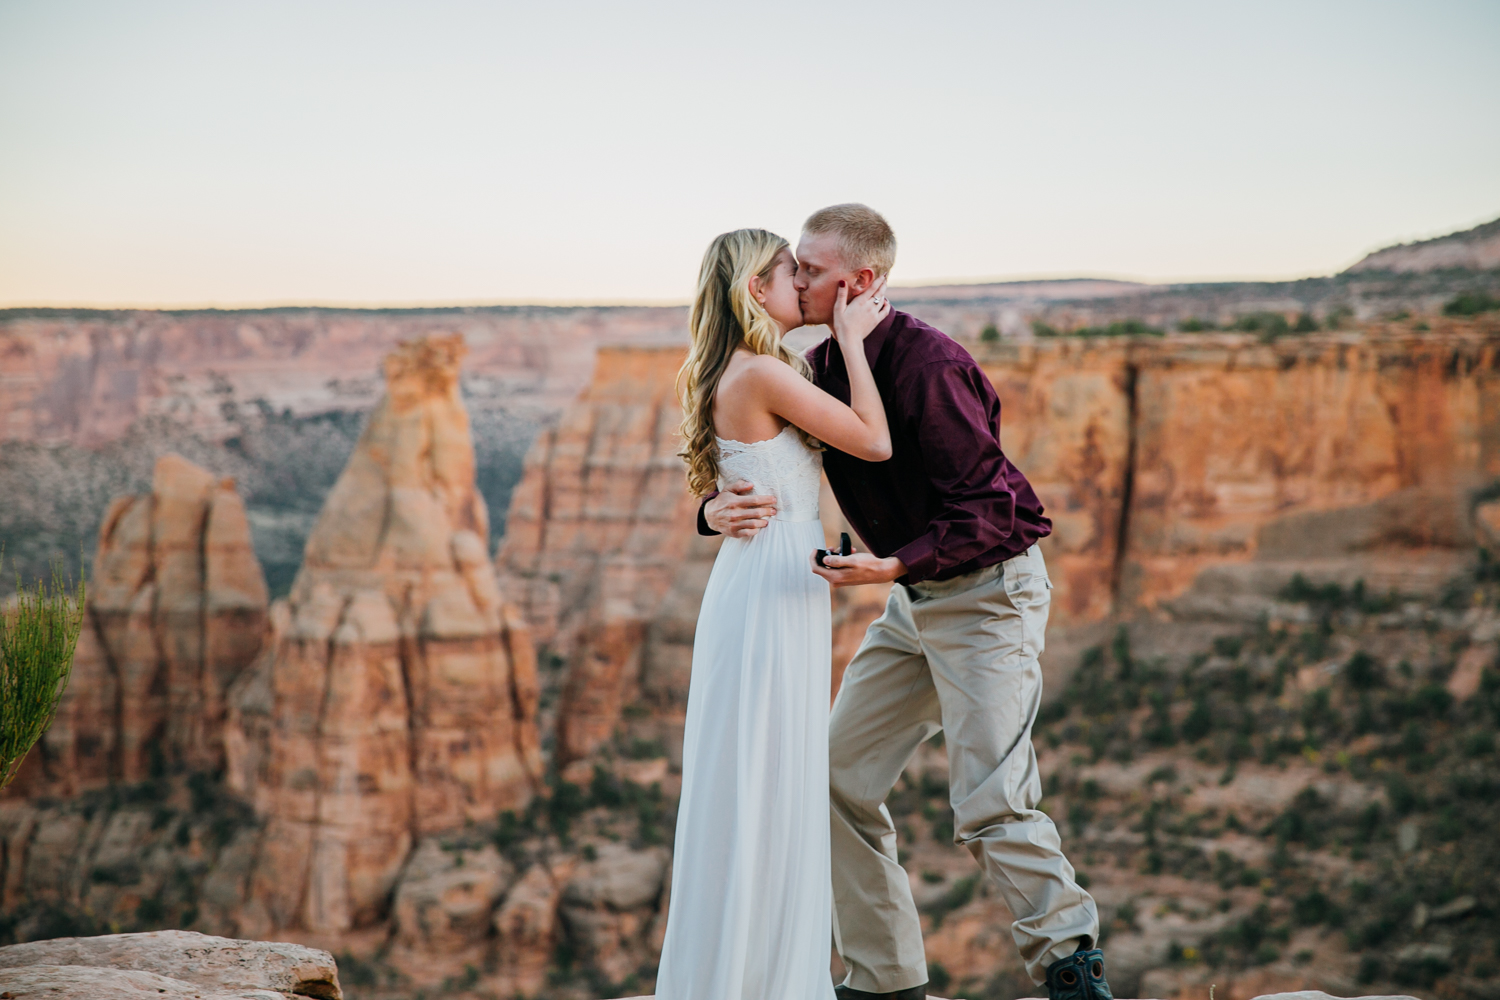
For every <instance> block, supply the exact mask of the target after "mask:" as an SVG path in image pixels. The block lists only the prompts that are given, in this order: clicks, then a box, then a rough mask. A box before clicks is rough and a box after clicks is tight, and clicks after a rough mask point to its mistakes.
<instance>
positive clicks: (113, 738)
mask: <svg viewBox="0 0 1500 1000" xmlns="http://www.w3.org/2000/svg"><path fill="white" fill-rule="evenodd" d="M266 613H267V595H266V583H265V578H264V576H263V575H262V574H261V569H260V564H259V563H257V562H256V560H255V555H254V551H253V549H252V547H251V540H250V526H249V523H248V522H247V521H246V519H245V508H244V504H243V503H242V502H241V500H240V497H239V495H238V494H237V493H236V492H235V490H234V483H233V481H232V480H221V479H219V478H218V477H216V476H214V475H213V474H211V473H209V472H208V471H207V470H205V469H201V468H199V467H198V466H196V465H193V464H192V463H191V462H188V461H187V460H185V459H183V458H181V457H179V456H177V455H166V456H163V457H162V458H161V459H160V460H159V461H158V462H157V463H156V471H155V475H154V477H153V480H152V486H151V492H150V493H149V494H147V495H145V496H126V497H120V498H118V499H116V500H115V501H114V503H113V504H111V505H110V509H109V513H108V514H107V515H106V516H105V519H104V524H103V527H102V528H101V529H100V532H99V548H98V552H97V554H96V555H95V557H94V573H93V579H92V581H91V582H90V586H89V594H88V615H87V621H86V624H85V627H84V630H83V633H82V635H81V636H80V638H79V644H78V651H77V656H76V658H75V661H74V668H73V678H72V681H71V683H70V684H69V686H68V691H67V693H66V695H65V697H64V700H63V702H62V704H61V705H60V706H59V709H58V714H57V719H56V721H55V722H54V724H53V726H52V728H51V730H49V731H48V733H47V734H46V736H45V737H44V738H43V739H42V741H41V742H40V743H39V744H38V746H37V748H36V750H35V751H34V752H33V754H32V755H31V757H30V758H29V759H28V761H27V763H26V765H25V769H24V770H23V772H22V775H21V777H20V779H19V781H18V786H17V791H18V792H21V793H22V794H26V793H31V794H41V793H46V794H52V795H71V794H76V793H77V792H79V791H82V790H85V789H88V788H96V787H100V786H102V785H104V784H107V783H109V782H111V781H119V782H136V781H141V780H143V779H145V778H146V777H148V776H151V775H153V774H160V773H162V772H163V770H164V769H168V768H170V769H178V770H182V769H186V770H215V769H218V768H222V767H223V766H224V759H225V758H224V724H225V718H226V711H227V709H226V702H225V697H226V694H227V692H228V689H229V686H230V685H231V684H232V683H233V682H234V680H235V679H236V678H237V677H239V675H240V674H241V673H242V672H243V671H244V670H245V668H246V667H247V666H248V665H249V664H250V663H251V662H252V661H253V660H254V659H255V656H256V654H257V653H258V652H259V650H260V647H261V643H262V641H263V639H264V636H265V631H266Z"/></svg>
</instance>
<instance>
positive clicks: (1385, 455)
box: [1043, 320, 1500, 609]
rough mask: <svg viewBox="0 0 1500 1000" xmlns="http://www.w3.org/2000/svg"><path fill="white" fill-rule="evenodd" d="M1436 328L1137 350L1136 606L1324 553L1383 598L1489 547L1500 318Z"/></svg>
mask: <svg viewBox="0 0 1500 1000" xmlns="http://www.w3.org/2000/svg"><path fill="white" fill-rule="evenodd" d="M1434 325H1435V326H1437V327H1438V329H1436V330H1434V331H1433V332H1431V333H1418V332H1413V331H1411V330H1410V329H1408V328H1401V327H1394V328H1376V329H1373V330H1370V331H1368V332H1365V333H1363V334H1335V335H1322V336H1312V337H1307V338H1288V339H1284V340H1280V341H1277V342H1275V343H1273V344H1262V343H1260V342H1258V341H1257V340H1255V339H1253V338H1250V337H1245V336H1228V335H1219V336H1208V337H1197V338H1187V337H1173V338H1168V340H1167V342H1166V343H1165V344H1162V345H1160V346H1159V347H1157V346H1153V347H1149V348H1148V347H1142V346H1137V347H1136V348H1134V349H1133V350H1132V352H1131V363H1132V365H1133V366H1134V367H1135V369H1136V371H1137V372H1138V374H1137V375H1136V386H1135V399H1136V404H1135V405H1136V410H1137V415H1136V422H1135V451H1134V456H1133V459H1132V468H1133V477H1134V479H1133V491H1132V496H1131V502H1130V507H1129V511H1128V515H1127V516H1128V518H1129V523H1128V530H1127V536H1128V543H1127V546H1126V550H1125V553H1124V555H1123V566H1122V573H1121V577H1120V584H1119V586H1120V590H1119V593H1118V595H1117V600H1118V602H1119V606H1120V607H1121V608H1122V609H1128V608H1131V607H1137V606H1147V607H1150V606H1154V605H1159V604H1161V603H1163V602H1164V601H1167V600H1170V599H1172V598H1175V597H1178V596H1179V595H1183V594H1185V593H1187V592H1188V591H1189V590H1190V589H1191V588H1194V586H1195V583H1197V582H1198V581H1200V577H1201V576H1202V574H1203V573H1204V571H1205V570H1209V569H1211V568H1217V567H1225V565H1226V564H1236V563H1245V562H1248V561H1250V560H1252V559H1255V560H1257V561H1260V562H1266V561H1273V560H1274V561H1281V562H1299V561H1301V562H1316V561H1321V562H1323V563H1324V564H1325V566H1324V569H1325V570H1326V571H1327V572H1330V573H1335V574H1337V573H1339V572H1347V573H1354V574H1358V575H1361V576H1364V577H1366V578H1367V582H1368V583H1369V584H1370V585H1372V586H1376V587H1378V588H1379V589H1380V590H1382V591H1384V590H1385V589H1386V588H1387V587H1388V586H1397V587H1398V588H1399V589H1410V588H1411V587H1412V586H1426V585H1431V584H1432V583H1434V582H1435V581H1436V580H1437V579H1438V578H1441V577H1444V576H1446V575H1447V574H1448V573H1449V572H1450V571H1451V568H1452V567H1451V566H1450V565H1449V563H1450V562H1451V560H1450V559H1445V558H1444V557H1443V553H1450V554H1452V555H1453V557H1455V558H1456V557H1458V555H1459V554H1460V553H1462V552H1464V551H1466V550H1467V549H1468V548H1469V547H1470V546H1471V545H1472V544H1473V541H1474V525H1473V523H1472V522H1471V516H1470V509H1469V508H1470V496H1471V495H1472V494H1473V493H1474V492H1475V491H1476V490H1477V489H1479V488H1480V487H1482V486H1484V485H1485V484H1487V483H1490V482H1493V481H1495V480H1496V479H1497V478H1500V323H1496V322H1495V321H1494V320H1485V321H1481V322H1479V323H1459V322H1448V323H1435V324H1434ZM1043 496H1044V499H1045V497H1046V494H1043ZM1381 551H1386V552H1393V553H1399V557H1398V558H1396V559H1394V560H1384V561H1382V560H1380V559H1377V558H1373V554H1375V553H1379V552H1381ZM1424 554H1427V555H1430V556H1431V557H1432V559H1433V560H1435V561H1433V562H1432V568H1431V570H1430V572H1422V571H1420V567H1419V565H1418V564H1419V563H1420V562H1422V560H1423V559H1424V558H1426V556H1424ZM1341 565H1342V567H1343V569H1341V568H1340V566H1341ZM1218 575H1219V576H1221V577H1222V576H1224V575H1225V573H1224V571H1222V570H1221V571H1219V572H1218ZM1345 582H1346V583H1348V582H1352V580H1347V581H1345Z"/></svg>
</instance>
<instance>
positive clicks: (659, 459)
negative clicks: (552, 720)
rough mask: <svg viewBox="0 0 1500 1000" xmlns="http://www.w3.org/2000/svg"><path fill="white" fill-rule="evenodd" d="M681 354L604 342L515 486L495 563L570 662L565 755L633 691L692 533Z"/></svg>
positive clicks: (532, 619)
mask: <svg viewBox="0 0 1500 1000" xmlns="http://www.w3.org/2000/svg"><path fill="white" fill-rule="evenodd" d="M682 356H683V352H682V351H681V350H680V349H673V348H663V349H656V350H645V349H634V348H605V349H602V350H601V351H600V354H599V365H598V369H597V375H596V377H595V379H594V382H593V384H591V385H590V386H589V388H588V390H587V391H586V392H585V393H584V394H583V396H582V397H581V398H580V399H579V400H578V402H576V403H575V404H573V405H572V406H570V407H569V408H568V409H567V410H566V411H564V413H563V416H562V419H561V420H560V421H559V423H558V426H557V427H556V428H555V429H553V430H551V431H548V432H544V433H543V434H542V435H541V436H540V437H539V438H538V439H537V442H536V443H535V444H534V445H533V446H532V450H531V452H530V453H529V454H528V455H527V459H526V469H525V472H524V473H523V474H522V478H521V482H520V484H519V485H518V486H517V487H516V491H515V493H514V494H513V496H512V498H511V507H510V513H509V516H508V520H507V530H506V535H505V541H504V543H503V544H502V545H501V548H500V552H499V554H498V555H497V557H496V559H497V565H498V570H499V576H500V580H501V585H502V587H503V588H504V589H505V591H506V593H507V594H509V595H513V597H514V599H515V601H516V603H517V605H518V606H519V607H520V608H521V609H522V612H523V613H524V614H525V615H526V618H527V621H528V622H529V623H530V624H531V627H532V632H533V635H534V636H535V637H536V639H537V641H538V642H539V643H545V644H546V645H547V646H548V647H549V648H550V649H551V651H552V653H553V654H554V655H555V656H558V657H560V658H561V659H562V660H563V661H565V662H566V664H567V680H566V685H565V687H564V690H563V694H562V703H561V706H560V708H559V710H558V715H557V757H558V761H559V763H561V764H563V765H566V764H568V763H569V762H571V761H574V760H577V759H580V758H582V757H585V756H587V755H588V754H589V753H591V752H592V751H593V750H595V749H596V748H598V747H599V746H600V744H602V743H603V742H604V741H605V740H607V739H608V738H609V737H610V736H611V735H612V734H613V732H614V729H615V726H616V724H617V723H618V722H619V719H620V713H621V710H622V708H623V707H624V705H625V704H627V703H628V702H630V701H633V700H634V698H635V696H636V693H637V692H636V690H635V687H636V682H637V680H638V677H639V669H640V648H641V643H642V641H643V640H644V638H645V634H646V630H647V626H648V624H649V623H650V622H651V620H652V618H653V616H654V615H655V614H656V611H657V608H658V606H659V605H660V603H661V601H662V598H663V597H664V596H665V595H666V593H667V591H668V589H669V588H670V587H671V585H672V583H673V580H674V579H675V578H676V577H677V576H678V574H679V572H680V564H681V562H682V559H683V555H684V553H685V552H686V551H687V547H688V544H689V541H690V539H691V538H692V528H691V525H692V521H693V516H694V511H695V510H696V503H695V502H694V501H693V499H692V497H691V496H689V495H688V493H687V491H686V489H685V488H684V479H683V474H682V461H681V459H679V458H677V457H676V455H677V452H678V450H679V449H680V447H681V445H680V443H679V440H678V437H677V433H676V432H677V425H678V423H679V422H680V421H681V419H682V415H681V411H680V410H679V409H678V406H677V401H676V396H675V394H674V390H673V384H674V380H675V378H676V375H677V369H678V368H679V367H680V366H681V364H682Z"/></svg>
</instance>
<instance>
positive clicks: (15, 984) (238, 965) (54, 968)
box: [0, 931, 344, 1000]
mask: <svg viewBox="0 0 1500 1000" xmlns="http://www.w3.org/2000/svg"><path fill="white" fill-rule="evenodd" d="M205 987H206V988H208V989H211V990H214V991H215V992H212V993H207V992H205V991H204V990H205ZM0 990H4V991H5V992H7V993H9V994H10V995H11V996H12V997H14V998H17V1000H19V998H20V997H25V996H29V995H32V994H33V993H34V994H35V995H37V996H42V995H46V996H47V997H48V998H49V1000H65V998H67V997H73V996H76V997H103V996H109V997H134V996H143V997H144V996H150V997H161V996H168V997H177V996H181V997H202V998H204V1000H209V998H220V997H255V998H257V1000H269V998H274V997H280V996H283V995H286V996H302V997H316V998H317V1000H342V998H343V995H344V994H343V990H342V989H341V988H340V987H339V973H338V966H337V965H336V964H335V963H334V960H333V956H332V955H330V954H329V953H328V952H326V951H321V950H319V949H317V948H307V947H304V946H303V945H300V944H287V943H285V942H280V941H237V940H234V939H232V938H221V937H210V936H209V935H207V934H197V933H194V932H193V931H154V932H151V933H147V934H106V935H103V936H101V937H83V938H56V939H54V940H51V941H33V942H30V943H29V944H14V945H9V946H8V947H4V948H0Z"/></svg>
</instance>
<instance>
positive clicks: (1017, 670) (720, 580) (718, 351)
mask: <svg viewBox="0 0 1500 1000" xmlns="http://www.w3.org/2000/svg"><path fill="white" fill-rule="evenodd" d="M895 257H896V237H895V234H894V233H893V232H892V231H891V227H890V226H889V225H888V224H887V223H886V221H885V219H884V218H882V217H881V216H880V214H879V213H877V212H875V211H874V210H872V209H870V208H868V207H866V206H864V205H856V204H848V205H835V206H833V207H831V208H825V209H822V210H821V211H818V212H814V213H813V214H812V216H811V217H809V218H808V220H807V222H806V224H805V225H804V226H803V229H802V236H801V240H800V242H799V243H798V244H797V249H796V253H795V254H793V252H792V249H791V246H790V245H789V244H788V243H787V241H786V240H784V239H782V238H781V237H780V236H776V235H774V234H772V233H769V232H766V231H765V230H761V229H741V230H737V231H735V232H732V233H725V234H723V235H722V236H719V237H718V238H717V239H715V240H714V241H713V243H712V244H711V245H710V246H709V248H708V252H707V253H706V254H704V257H703V266H702V269H701V270H700V272H699V276H698V290H697V294H696V296H695V298H694V300H693V307H692V312H691V315H690V319H689V325H690V327H691V332H692V346H691V348H690V349H689V352H688V358H687V362H686V363H685V364H684V365H683V368H682V372H681V374H680V375H679V379H678V388H679V391H680V393H681V395H682V403H683V409H684V411H685V417H684V419H683V423H682V438H683V441H684V443H685V448H684V451H683V453H682V455H683V458H684V459H685V460H686V462H687V466H688V485H689V487H690V488H691V489H692V490H693V491H694V492H695V494H697V495H698V496H702V497H705V498H706V499H705V500H704V502H703V505H702V507H701V508H700V512H699V525H698V530H699V532H700V533H702V534H721V533H722V534H724V535H727V536H728V537H727V538H726V539H725V541H724V544H723V546H722V547H721V548H720V550H719V554H718V558H717V560H716V561H715V563H714V567H713V573H712V575H711V576H710V578H709V581H708V587H707V589H706V590H705V592H704V595H703V606H702V610H701V612H700V614H699V617H698V628H697V634H696V638H695V640H694V645H693V666H692V679H691V682H690V685H689V692H688V707H687V725H686V730H685V733H684V736H683V754H682V758H683V762H682V799H681V802H680V804H679V806H678V814H677V837H676V847H675V855H674V859H673V877H672V890H671V898H670V901H669V904H668V911H667V929H666V936H665V940H664V944H663V948H662V955H661V964H660V968H659V971H658V973H657V997H658V998H659V1000H833V997H834V996H837V998H838V1000H871V998H892V1000H921V998H923V997H925V996H926V995H927V992H926V988H927V959H926V955H925V953H924V951H923V946H922V926H921V921H920V919H919V918H918V915H917V908H916V905H915V904H914V903H913V901H912V893H911V883H910V881H909V880H908V877H907V874H906V871H905V870H904V869H903V868H902V867H901V865H900V864H899V863H898V860H897V853H896V829H895V826H894V825H893V823H892V820H891V815H890V813H889V812H888V811H887V809H886V807H885V799H886V796H887V795H888V794H889V793H890V791H891V790H892V788H893V787H894V786H895V784H896V781H897V779H898V778H899V777H900V776H901V773H902V771H903V770H905V768H906V765H907V764H908V762H909V761H910V760H911V758H912V756H913V754H915V753H916V750H917V747H918V745H919V744H921V743H922V742H923V741H924V740H927V739H929V738H931V737H932V736H934V735H936V734H937V733H939V732H943V733H945V734H946V745H947V751H948V773H949V785H950V801H951V802H952V805H953V812H954V841H955V842H956V843H958V844H961V845H963V846H964V847H967V848H968V849H969V852H970V853H971V854H973V855H974V859H975V860H976V861H978V862H979V865H980V867H981V868H982V869H983V870H984V874H985V875H986V876H987V877H988V878H989V879H990V881H991V883H992V884H993V886H994V887H995V889H996V891H997V892H999V894H1000V897H1001V898H1002V899H1004V901H1005V904H1006V906H1007V907H1008V908H1009V909H1010V912H1011V913H1012V914H1013V915H1014V917H1015V922H1014V923H1013V924H1012V925H1011V933H1012V934H1013V936H1014V938H1015V942H1016V947H1017V948H1018V949H1019V951H1020V954H1021V957H1022V959H1023V960H1024V961H1025V963H1026V970H1027V972H1028V973H1029V974H1030V975H1031V978H1032V980H1033V981H1035V982H1037V983H1042V982H1045V983H1046V984H1047V988H1048V993H1049V996H1050V997H1051V998H1052V1000H1064V998H1066V1000H1112V997H1111V994H1110V990H1109V986H1108V984H1107V982H1106V980H1105V976H1104V961H1103V953H1102V952H1100V951H1099V950H1098V949H1096V948H1095V944H1096V942H1097V941H1098V938H1099V915H1098V912H1097V910H1096V908H1095V906H1094V900H1093V899H1092V898H1091V897H1090V896H1089V894H1088V893H1087V892H1085V891H1084V890H1083V889H1082V888H1081V887H1080V886H1079V885H1078V882H1077V880H1076V879H1075V878H1074V872H1073V867H1072V866H1071V865H1070V864H1069V863H1068V860H1067V858H1065V857H1064V856H1063V852H1062V844H1061V841H1060V839H1059V837H1058V833H1057V828H1056V827H1055V826H1053V823H1052V820H1051V819H1050V818H1049V817H1048V816H1047V814H1046V813H1044V812H1041V811H1040V810H1038V809H1037V804H1038V803H1039V802H1040V801H1041V798H1042V783H1041V779H1040V776H1039V774H1038V771H1037V762H1036V753H1035V751H1034V749H1033V748H1032V744H1031V728H1032V723H1033V721H1034V720H1035V719H1036V713H1037V708H1038V706H1039V704H1040V702H1041V694H1042V674H1041V668H1040V666H1039V665H1038V662H1037V657H1038V655H1039V654H1040V653H1041V651H1042V645H1043V641H1044V631H1045V629H1046V626H1047V609H1048V605H1049V603H1050V591H1051V589H1052V584H1051V581H1050V580H1048V578H1047V568H1046V566H1045V564H1044V563H1043V561H1042V554H1041V552H1040V551H1039V550H1038V548H1037V541H1038V539H1041V538H1044V537H1045V536H1046V535H1047V534H1049V533H1050V531H1051V522H1050V521H1049V520H1048V519H1047V518H1045V517H1043V516H1042V505H1041V503H1040V502H1039V501H1038V500H1037V497H1036V494H1035V493H1034V492H1033V491H1032V488H1031V485H1030V484H1029V483H1028V482H1027V481H1026V478H1025V477H1024V476H1023V475H1021V473H1020V471H1019V470H1018V469H1016V467H1015V466H1013V465H1011V463H1010V462H1009V461H1007V460H1006V457H1005V454H1004V452H1002V451H1001V448H1000V400H999V398H998V397H997V396H996V395H995V390H994V387H993V386H992V385H991V384H990V381H989V379H988V378H986V377H985V374H984V372H983V371H982V370H980V367H979V365H978V364H976V363H975V361H974V359H973V358H972V357H971V356H970V355H969V353H968V352H967V351H965V350H964V349H963V348H962V347H961V346H959V345H958V344H957V343H955V342H954V341H953V340H951V339H949V338H948V337H947V336H945V335H944V334H942V333H940V332H939V331H937V330H935V329H933V328H932V327H930V326H928V325H927V324H925V323H923V322H922V321H921V320H918V319H916V318H915V317H913V316H909V315H907V314H906V313H903V312H899V311H897V310H894V309H892V308H891V305H890V302H889V301H887V299H886V298H885V294H884V292H885V283H886V278H887V276H888V275H889V273H890V270H891V266H892V265H893V264H894V263H895ZM820 323H825V324H828V325H829V326H830V327H831V328H832V330H833V335H832V336H831V337H829V338H827V339H826V340H824V341H822V342H821V343H819V344H817V345H816V346H815V347H813V348H811V350H809V351H808V353H807V356H806V357H805V358H804V357H802V356H800V355H798V354H796V353H794V352H792V351H791V350H789V349H788V348H787V347H786V346H784V344H783V342H782V338H783V336H784V335H785V334H786V333H787V331H789V330H792V329H795V328H797V327H800V326H803V325H806V324H820ZM820 472H826V473H827V474H828V481H829V483H830V484H831V485H832V487H833V493H834V496H836V497H837V498H838V502H839V506H840V507H841V508H842V509H843V512H844V516H845V517H846V518H847V519H848V521H849V523H850V525H852V526H853V528H854V529H855V531H856V532H858V533H859V536H860V538H861V539H862V540H863V541H864V543H865V545H866V546H867V547H868V548H869V551H868V552H860V553H855V554H851V555H844V556H841V555H836V554H830V555H828V556H827V557H826V558H825V559H823V560H822V561H821V563H820V561H819V559H818V558H815V553H814V550H816V549H818V548H819V547H820V546H822V545H823V528H822V524H821V522H820V521H819V520H818V493H819V485H820V480H819V473H820ZM880 582H893V583H894V586H892V587H891V593H890V599H889V601H888V602H887V604H886V608H885V613H884V614H883V615H881V617H880V618H879V619H877V620H876V621H875V622H874V623H873V624H872V625H871V626H870V628H869V631H868V632H866V634H865V638H864V642H863V643H862V644H861V646H860V648H859V652H857V653H856V654H855V656H854V659H853V660H852V661H851V662H850V664H849V668H848V670H847V671H846V672H845V674H844V679H843V684H842V686H841V688H840V690H839V693H838V697H837V699H836V700H835V701H834V703H833V707H832V709H831V710H830V709H829V706H828V692H829V687H830V682H831V676H830V673H831V658H832V629H831V625H830V606H829V593H830V592H829V587H830V586H834V587H846V586H851V585H855V584H867V583H880ZM830 936H831V937H832V940H833V943H834V947H835V948H836V949H837V950H838V953H839V955H840V956H841V957H842V959H843V963H844V966H845V967H846V968H847V969H848V975H847V977H846V978H845V980H844V982H843V984H842V985H840V986H838V987H835V986H834V985H833V983H832V977H831V976H830V975H829V968H828V964H829V963H828V946H829V940H830Z"/></svg>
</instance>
